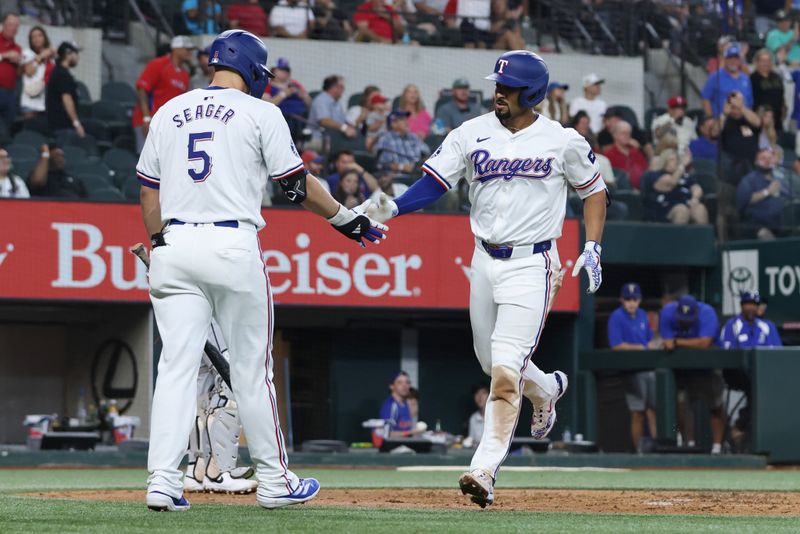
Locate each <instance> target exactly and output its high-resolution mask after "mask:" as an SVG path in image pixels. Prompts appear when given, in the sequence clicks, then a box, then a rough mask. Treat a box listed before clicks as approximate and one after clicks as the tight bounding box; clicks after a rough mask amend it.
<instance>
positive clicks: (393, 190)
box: [370, 171, 408, 202]
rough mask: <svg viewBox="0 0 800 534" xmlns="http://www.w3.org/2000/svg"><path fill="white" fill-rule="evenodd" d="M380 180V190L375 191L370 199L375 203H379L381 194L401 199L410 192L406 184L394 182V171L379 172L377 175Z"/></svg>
mask: <svg viewBox="0 0 800 534" xmlns="http://www.w3.org/2000/svg"><path fill="white" fill-rule="evenodd" d="M375 176H376V178H377V179H378V189H376V190H375V191H373V193H372V195H371V197H370V198H372V200H374V201H375V202H379V201H380V199H381V194H382V193H386V194H387V195H388V196H389V197H391V198H395V197H399V196H400V195H402V194H403V193H405V192H406V191H407V190H408V186H407V185H406V184H399V183H396V182H395V181H394V176H395V174H394V173H393V172H392V171H378V172H376V173H375Z"/></svg>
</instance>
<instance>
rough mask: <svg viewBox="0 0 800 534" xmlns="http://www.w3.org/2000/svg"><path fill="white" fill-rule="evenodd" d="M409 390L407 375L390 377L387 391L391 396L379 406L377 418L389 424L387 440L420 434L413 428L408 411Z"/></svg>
mask: <svg viewBox="0 0 800 534" xmlns="http://www.w3.org/2000/svg"><path fill="white" fill-rule="evenodd" d="M410 389H411V381H410V379H409V377H408V373H406V372H405V371H399V372H397V373H395V374H394V375H392V376H391V377H390V380H389V391H390V392H391V394H390V395H389V398H387V399H386V400H385V401H384V402H383V405H382V406H381V411H380V415H379V417H380V418H381V419H383V420H384V421H387V422H388V423H389V430H390V433H389V436H384V438H385V437H389V438H403V437H409V436H413V435H415V434H420V433H421V432H420V431H417V430H416V429H415V428H414V423H413V420H412V419H411V412H410V411H409V409H408V402H407V399H408V394H409V390H410Z"/></svg>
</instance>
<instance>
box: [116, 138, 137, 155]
mask: <svg viewBox="0 0 800 534" xmlns="http://www.w3.org/2000/svg"><path fill="white" fill-rule="evenodd" d="M111 146H112V147H113V148H122V149H124V150H127V151H129V152H131V153H133V154H135V153H136V139H135V138H134V137H133V136H132V135H128V134H123V135H117V136H115V137H114V140H113V141H112V142H111Z"/></svg>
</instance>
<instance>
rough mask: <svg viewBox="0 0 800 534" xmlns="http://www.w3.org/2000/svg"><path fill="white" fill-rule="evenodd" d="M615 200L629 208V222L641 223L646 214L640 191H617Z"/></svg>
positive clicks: (614, 196)
mask: <svg viewBox="0 0 800 534" xmlns="http://www.w3.org/2000/svg"><path fill="white" fill-rule="evenodd" d="M613 198H614V200H616V201H617V202H622V203H623V204H625V205H626V206H628V218H627V220H629V221H641V220H642V215H643V213H644V208H643V206H642V195H640V194H639V192H638V191H617V192H616V193H614V195H613Z"/></svg>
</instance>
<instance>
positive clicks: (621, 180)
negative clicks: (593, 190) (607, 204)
mask: <svg viewBox="0 0 800 534" xmlns="http://www.w3.org/2000/svg"><path fill="white" fill-rule="evenodd" d="M614 180H615V181H616V183H617V191H631V190H632V188H631V177H630V175H629V174H628V173H627V172H625V171H623V170H622V169H614Z"/></svg>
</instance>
